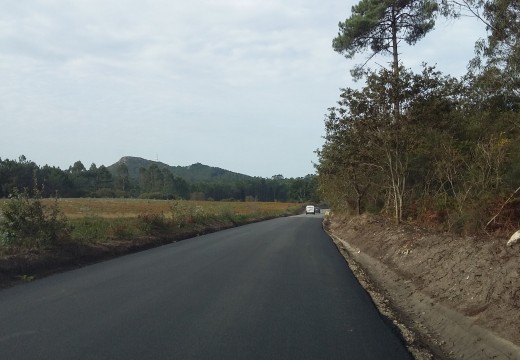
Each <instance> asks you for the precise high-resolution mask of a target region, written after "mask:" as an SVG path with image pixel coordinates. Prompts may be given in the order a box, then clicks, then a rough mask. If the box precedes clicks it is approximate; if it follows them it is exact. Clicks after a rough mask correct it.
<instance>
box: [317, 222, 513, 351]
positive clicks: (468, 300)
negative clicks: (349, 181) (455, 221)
mask: <svg viewBox="0 0 520 360" xmlns="http://www.w3.org/2000/svg"><path fill="white" fill-rule="evenodd" d="M325 224H326V228H327V229H328V230H329V233H330V234H331V235H332V236H333V238H334V239H335V241H336V243H337V244H338V247H339V248H340V250H342V253H344V255H345V257H346V258H347V260H348V261H349V263H350V264H351V266H352V267H355V268H359V269H357V271H356V270H355V272H356V273H357V274H358V276H360V277H362V278H363V279H362V283H363V282H365V283H367V282H368V284H365V286H367V287H368V288H369V289H368V290H369V292H371V293H372V295H373V298H374V300H375V302H376V303H379V305H380V306H382V307H383V308H385V307H388V308H389V309H390V310H389V311H390V312H392V313H393V314H394V317H395V321H396V322H400V323H402V325H403V328H408V329H411V330H412V333H414V334H415V335H411V334H410V335H407V334H405V337H407V338H408V341H409V343H411V344H412V347H416V348H422V347H423V345H424V347H426V348H428V349H429V350H430V354H431V355H427V354H424V353H421V351H417V353H416V354H415V355H416V357H418V358H432V357H433V358H441V359H491V358H493V359H520V244H517V245H515V246H513V247H507V246H506V242H507V239H493V238H489V237H453V236H452V235H449V234H438V233H433V232H428V231H426V230H424V229H420V228H418V227H415V226H411V225H401V226H399V227H396V226H395V225H394V224H393V223H392V222H390V221H388V220H386V219H384V218H382V217H375V216H360V217H355V218H345V217H333V218H332V220H331V221H326V223H325ZM364 277H366V278H367V279H365V278H364Z"/></svg>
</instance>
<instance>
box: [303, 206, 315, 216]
mask: <svg viewBox="0 0 520 360" xmlns="http://www.w3.org/2000/svg"><path fill="white" fill-rule="evenodd" d="M309 214H312V215H314V205H307V206H306V207H305V215H309Z"/></svg>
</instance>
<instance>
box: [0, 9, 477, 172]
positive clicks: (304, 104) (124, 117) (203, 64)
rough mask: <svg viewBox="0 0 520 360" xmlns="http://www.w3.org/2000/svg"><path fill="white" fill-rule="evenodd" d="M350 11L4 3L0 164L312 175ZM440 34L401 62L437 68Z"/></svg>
mask: <svg viewBox="0 0 520 360" xmlns="http://www.w3.org/2000/svg"><path fill="white" fill-rule="evenodd" d="M352 4H353V2H351V3H350V4H349V3H338V2H319V1H316V0H284V1H278V0H265V1H261V0H248V1H246V0H242V1H241V0H194V1H170V0H148V1H136V0H111V1H105V0H75V1H65V0H24V1H7V2H6V3H5V4H4V6H3V9H2V12H0V47H1V48H2V53H1V54H0V71H1V72H2V74H3V77H2V82H0V96H1V97H2V99H3V100H2V102H0V125H1V126H2V129H3V130H7V131H9V133H11V134H13V136H12V137H10V138H9V139H6V141H2V143H1V144H0V157H2V158H5V157H10V158H17V157H18V155H20V154H25V155H26V156H27V157H28V158H29V159H31V160H34V161H36V162H37V163H41V164H45V163H49V164H52V165H59V166H61V167H65V168H66V167H68V166H69V165H71V164H73V162H74V161H76V160H82V161H83V162H84V163H85V164H89V163H91V162H95V163H97V164H98V165H99V164H105V165H109V164H111V163H112V162H115V161H116V160H118V158H119V157H120V156H124V155H135V156H143V157H148V158H153V157H155V156H156V153H159V154H160V157H161V159H162V161H165V162H168V163H171V164H172V165H175V164H184V165H188V164H189V163H190V162H203V163H208V164H209V165H216V166H222V167H224V166H225V167H226V168H228V169H230V170H233V171H241V172H244V173H247V174H251V175H262V176H271V175H272V174H275V173H282V174H284V175H286V176H303V175H305V174H306V173H309V172H313V171H314V170H313V168H312V161H313V160H314V159H315V156H314V154H313V151H314V150H315V149H316V148H317V147H319V146H320V144H321V143H322V139H321V135H322V133H323V118H324V115H323V114H324V113H325V112H326V111H327V108H328V107H329V106H333V105H334V104H335V102H336V100H337V99H338V96H339V88H341V87H347V86H353V85H352V82H351V80H350V77H349V71H348V70H349V66H352V64H355V63H357V62H360V61H357V60H358V59H355V61H351V62H349V61H346V60H345V59H344V58H342V57H341V56H340V55H339V54H336V53H334V52H333V51H332V48H331V41H332V38H333V37H334V36H335V35H336V34H337V24H338V22H339V21H343V20H344V19H345V18H346V17H347V16H348V14H349V9H350V7H351V5H352ZM429 36H430V35H428V37H429ZM443 36H446V35H442V36H439V37H435V39H434V40H432V41H436V42H433V43H432V44H433V45H431V47H430V48H428V47H425V48H423V49H421V50H420V51H419V48H414V51H416V50H417V53H420V54H421V56H414V54H413V52H408V50H406V54H404V55H403V59H405V60H406V63H407V64H414V63H415V61H418V62H419V59H420V61H422V60H424V58H428V59H429V58H434V57H439V58H441V59H442V58H443V57H445V58H446V59H448V60H446V61H447V63H449V56H450V55H449V53H448V52H447V51H452V50H450V49H452V48H450V47H449V46H450V45H448V41H447V39H445V38H444V37H443ZM428 37H427V38H428ZM448 37H449V35H448ZM421 43H422V42H421ZM441 43H442V45H440V44H441ZM425 44H426V43H425ZM432 50H433V51H432ZM444 50H446V51H444ZM469 56H470V55H469ZM428 59H426V60H428ZM383 61H385V60H383ZM450 64H451V65H450V66H453V67H455V66H459V67H460V65H456V64H460V62H457V61H451V63H450ZM464 66H465V64H464V65H462V67H464ZM441 70H443V69H441ZM57 134H60V135H59V138H57V136H58V135H57ZM46 149H48V150H46ZM60 149H61V150H60Z"/></svg>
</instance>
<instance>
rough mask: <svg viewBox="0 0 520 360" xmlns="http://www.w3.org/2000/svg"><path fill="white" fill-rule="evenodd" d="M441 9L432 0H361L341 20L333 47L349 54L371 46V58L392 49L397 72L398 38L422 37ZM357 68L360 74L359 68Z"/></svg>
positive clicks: (406, 40)
mask: <svg viewBox="0 0 520 360" xmlns="http://www.w3.org/2000/svg"><path fill="white" fill-rule="evenodd" d="M438 10H439V5H438V4H437V1H433V0H408V1H393V0H385V1H380V0H361V1H360V2H359V3H358V4H357V5H354V6H353V7H352V14H351V16H350V17H349V18H348V19H346V20H345V21H344V22H340V23H339V29H340V31H339V33H338V36H337V37H336V38H334V40H333V41H332V47H333V48H334V50H335V51H337V52H339V53H342V54H344V55H345V56H346V57H347V58H352V57H353V56H354V55H355V54H356V53H359V52H363V51H365V50H367V49H368V48H370V50H371V51H372V55H371V56H370V57H369V59H370V58H371V57H372V56H374V55H376V54H385V53H389V54H391V55H393V69H394V72H396V73H397V71H398V66H399V60H398V51H397V48H398V44H399V42H400V41H403V40H404V41H405V42H406V43H407V44H409V45H413V44H415V43H416V42H417V41H418V40H420V39H422V38H423V37H424V36H425V35H426V34H427V33H428V32H429V31H430V30H432V29H433V27H434V25H435V16H436V14H437V12H438ZM356 72H357V74H358V75H359V69H357V70H356ZM356 77H359V76H356Z"/></svg>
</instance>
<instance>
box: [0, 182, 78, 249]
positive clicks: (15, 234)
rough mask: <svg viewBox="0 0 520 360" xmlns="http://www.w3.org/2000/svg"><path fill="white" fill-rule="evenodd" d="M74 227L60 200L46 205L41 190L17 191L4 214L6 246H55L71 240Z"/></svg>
mask: <svg viewBox="0 0 520 360" xmlns="http://www.w3.org/2000/svg"><path fill="white" fill-rule="evenodd" d="M70 231H71V227H70V225H69V224H68V222H67V219H66V218H65V216H64V215H63V213H62V212H61V211H60V209H59V207H58V200H57V199H56V201H55V202H54V204H53V205H52V206H50V207H49V208H46V207H45V206H44V205H43V204H42V202H41V192H40V191H38V190H35V191H34V195H33V196H32V197H31V196H30V194H29V192H28V190H27V189H25V190H24V191H23V192H19V191H18V190H15V191H14V192H13V194H12V195H10V197H9V201H8V202H6V203H5V204H4V206H3V208H2V211H1V215H0V243H1V244H2V245H3V246H6V247H28V248H34V247H36V248H43V247H52V246H55V245H56V244H58V243H60V242H62V241H64V240H67V239H69V237H70Z"/></svg>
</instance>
